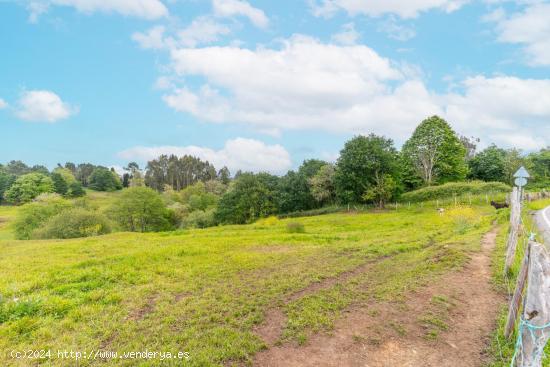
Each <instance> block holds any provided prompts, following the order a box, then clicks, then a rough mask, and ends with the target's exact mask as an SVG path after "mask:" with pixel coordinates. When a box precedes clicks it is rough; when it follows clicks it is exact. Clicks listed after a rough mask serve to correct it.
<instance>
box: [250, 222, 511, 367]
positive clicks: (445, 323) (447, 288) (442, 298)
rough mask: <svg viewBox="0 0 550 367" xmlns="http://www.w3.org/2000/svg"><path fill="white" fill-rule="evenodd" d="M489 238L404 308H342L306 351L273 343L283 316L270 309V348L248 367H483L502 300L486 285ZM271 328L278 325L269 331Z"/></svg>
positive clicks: (380, 305) (407, 299) (409, 299)
mask: <svg viewBox="0 0 550 367" xmlns="http://www.w3.org/2000/svg"><path fill="white" fill-rule="evenodd" d="M495 238H496V229H494V230H492V231H491V232H489V233H488V234H486V235H485V237H484V238H483V241H482V250H481V252H478V253H475V254H474V255H473V256H472V259H471V260H470V262H469V263H468V264H467V265H466V267H465V268H464V269H463V270H462V271H460V272H453V273H450V274H447V275H445V276H443V277H441V278H439V280H438V281H437V283H435V284H432V285H430V286H428V287H425V288H423V289H420V290H418V291H416V292H413V293H411V294H408V295H406V297H405V301H404V302H400V303H395V304H393V303H376V304H372V305H368V306H367V307H363V308H353V309H351V310H348V311H349V312H348V313H347V316H346V317H344V318H342V319H341V320H340V321H339V322H338V323H337V324H336V326H335V329H334V331H333V332H332V333H331V335H327V334H319V335H314V336H312V337H311V338H310V340H309V342H308V343H307V345H305V346H296V345H287V344H283V345H280V346H276V345H273V343H274V341H275V339H276V338H275V337H274V335H272V334H273V331H274V330H278V329H280V326H279V325H280V324H281V322H282V321H281V319H280V318H281V317H283V316H282V312H280V311H277V310H273V311H272V312H273V315H271V316H270V315H268V317H267V324H266V325H264V326H263V327H264V328H266V329H267V330H270V331H271V333H268V334H270V335H269V337H268V338H266V343H267V344H268V345H270V348H268V349H267V350H265V351H263V352H261V353H259V354H258V355H257V356H256V359H255V361H254V365H255V366H259V367H275V366H277V367H279V366H280V367H283V366H284V367H303V366H312V367H313V366H316V367H319V366H327V367H328V366H331V367H332V366H334V367H336V366H338V367H342V366H362V367H379V366H384V367H393V366H400V367H416V366H418V367H420V366H422V367H425V366H434V367H435V366H437V367H444V366H449V367H456V366H461V367H468V366H482V365H483V364H484V362H486V361H487V358H488V357H487V356H486V355H485V354H484V352H485V349H486V346H487V345H488V343H489V338H490V334H491V331H492V330H493V328H494V326H495V319H496V316H497V313H498V310H499V308H500V306H501V305H502V304H503V302H504V299H503V297H502V296H500V295H499V294H498V293H496V292H495V291H494V290H493V288H492V286H491V269H490V264H491V258H490V255H491V252H492V250H493V249H494V246H495ZM270 317H271V319H270ZM270 322H273V323H276V324H277V327H275V328H273V329H270V325H269V323H270ZM272 326H274V325H272ZM430 332H431V333H432V334H430ZM266 336H267V335H266Z"/></svg>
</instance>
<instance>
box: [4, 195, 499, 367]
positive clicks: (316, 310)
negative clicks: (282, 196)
mask: <svg viewBox="0 0 550 367" xmlns="http://www.w3.org/2000/svg"><path fill="white" fill-rule="evenodd" d="M93 199H94V200H97V199H99V204H100V205H104V204H105V202H107V201H108V199H109V198H108V197H107V196H106V197H103V196H101V195H99V196H98V197H97V198H95V197H94V198H93ZM16 210H17V209H16V208H11V207H0V218H3V221H2V223H0V297H1V298H0V351H4V353H2V354H1V355H0V365H2V366H4V365H7V366H11V365H13V366H28V365H39V364H41V363H42V364H44V365H47V366H50V365H51V366H66V365H68V364H67V363H68V362H67V360H62V359H58V358H57V355H52V358H51V359H42V360H34V361H32V360H28V359H25V360H23V359H13V358H11V357H10V355H9V353H10V352H11V351H12V350H18V351H22V350H37V349H38V350H41V349H51V350H52V353H57V350H67V351H70V350H73V351H82V352H84V351H91V350H98V349H102V350H111V351H118V352H124V351H128V352H130V351H143V350H145V349H147V350H149V351H169V352H178V351H182V352H183V351H185V352H188V353H189V355H190V359H189V360H187V361H186V363H185V364H184V365H190V366H224V365H231V364H232V363H239V364H240V363H244V364H246V363H248V362H250V361H251V360H252V358H253V356H254V354H255V353H256V352H258V351H260V350H261V349H262V348H264V347H265V346H264V344H263V342H262V340H261V339H260V338H259V337H258V336H256V335H255V334H254V332H253V330H254V327H255V325H258V324H259V323H261V322H262V320H263V319H264V316H265V314H266V312H267V311H268V310H269V309H270V308H271V307H274V306H277V305H278V306H281V307H282V308H283V310H284V312H285V314H286V315H287V317H288V320H287V322H286V325H285V326H284V330H283V333H282V341H283V342H284V341H288V342H297V343H303V342H305V341H306V340H307V338H308V336H309V335H311V333H313V332H316V331H319V330H330V329H331V327H332V326H333V323H334V322H335V320H337V319H338V318H339V317H340V316H341V313H342V312H343V311H344V310H345V309H346V308H347V307H349V306H350V305H352V304H363V305H368V304H369V303H370V302H376V301H377V300H395V299H398V298H399V297H401V295H402V294H403V292H404V291H408V290H411V289H414V288H415V287H419V286H421V285H423V284H425V283H426V282H427V281H429V280H431V279H433V278H434V277H437V276H438V275H440V274H442V273H444V272H447V271H449V270H451V269H453V268H456V267H460V266H461V265H462V264H464V263H465V261H466V260H467V259H468V254H469V253H470V252H472V251H477V250H479V248H480V239H481V237H482V235H483V234H484V233H485V232H487V231H488V230H489V228H490V226H491V222H492V221H493V219H494V217H495V215H494V213H495V211H494V210H493V208H491V207H489V206H486V205H485V206H475V207H473V208H459V209H455V210H451V211H449V213H448V215H445V216H443V217H442V216H439V215H438V214H437V212H436V211H435V210H433V209H431V208H430V209H428V208H424V209H422V208H415V209H408V208H402V209H399V210H389V211H385V212H371V213H338V214H330V215H323V216H316V217H307V218H293V219H285V220H276V219H275V218H270V219H266V220H262V221H260V222H258V223H256V224H251V225H245V226H225V227H215V228H210V229H205V230H187V231H181V232H170V233H155V234H152V233H151V234H135V233H115V234H111V235H106V236H102V237H95V238H86V239H76V240H44V241H34V240H33V241H16V240H13V239H12V238H13V237H12V235H11V232H10V226H9V221H10V220H12V219H13V216H14V215H15V213H16ZM289 222H299V223H301V224H303V225H304V227H305V233H288V232H287V224H288V223H289ZM365 263H370V264H371V265H370V267H369V268H368V270H367V271H363V272H357V273H351V275H350V276H346V277H342V278H341V280H340V281H334V282H328V283H327V284H328V286H326V287H315V288H313V289H314V291H311V292H308V291H307V289H308V286H311V285H312V284H316V283H322V282H323V281H324V280H327V279H331V278H334V277H337V276H338V275H339V274H343V273H345V272H348V271H351V270H353V269H356V268H357V267H359V266H361V265H363V264H365ZM304 289H306V291H305V292H302V293H299V296H295V297H290V296H291V295H293V294H294V295H295V294H296V293H297V292H299V291H301V290H304ZM138 362H139V361H136V360H125V359H122V360H112V359H101V360H99V359H98V360H80V361H79V365H81V366H88V365H98V364H102V365H103V364H105V365H113V366H114V365H116V366H120V365H124V366H135V365H142V366H151V365H163V366H166V365H182V362H181V361H180V360H164V361H160V360H158V359H155V360H146V361H141V364H139V363H138ZM69 364H71V365H74V362H72V363H69Z"/></svg>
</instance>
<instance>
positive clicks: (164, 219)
mask: <svg viewBox="0 0 550 367" xmlns="http://www.w3.org/2000/svg"><path fill="white" fill-rule="evenodd" d="M109 215H110V217H111V218H112V219H113V220H114V221H116V222H117V223H118V224H119V225H120V227H121V228H122V229H124V230H127V231H131V232H155V231H166V230H170V229H172V228H173V222H172V221H173V220H175V215H174V212H173V211H171V210H168V209H167V208H166V206H165V205H164V203H163V201H162V199H161V196H160V195H159V193H158V192H156V191H155V190H153V189H150V188H148V187H131V188H129V189H125V190H124V191H123V192H122V193H121V194H120V196H119V197H118V198H117V200H115V202H114V203H113V204H112V205H111V207H110V208H109Z"/></svg>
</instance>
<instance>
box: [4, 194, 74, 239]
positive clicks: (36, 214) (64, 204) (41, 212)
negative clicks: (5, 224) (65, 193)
mask: <svg viewBox="0 0 550 367" xmlns="http://www.w3.org/2000/svg"><path fill="white" fill-rule="evenodd" d="M37 199H38V200H37V201H35V202H33V203H30V204H26V205H24V206H23V207H21V209H20V210H19V213H18V215H17V218H16V219H15V222H14V228H15V237H16V238H17V239H20V240H28V239H30V238H31V236H32V233H33V232H34V231H35V230H36V229H38V228H40V227H41V226H42V225H43V224H44V223H46V222H47V221H48V220H49V219H50V218H52V217H53V216H55V215H57V214H59V213H61V212H62V211H63V210H66V209H68V208H70V203H69V202H68V201H66V200H63V199H61V198H60V197H59V196H58V195H41V196H39V197H38V198H37Z"/></svg>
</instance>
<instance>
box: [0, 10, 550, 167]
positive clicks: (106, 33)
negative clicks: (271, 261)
mask: <svg viewBox="0 0 550 367" xmlns="http://www.w3.org/2000/svg"><path fill="white" fill-rule="evenodd" d="M549 19H550V2H548V1H536V0H533V1H529V0H517V1H500V0H479V1H474V0H471V1H468V0H408V1H406V2H405V1H396V0H391V1H390V0H385V1H378V0H377V1H374V0H363V1H361V0H316V1H314V0H303V1H301V0H293V1H267V0H265V1H242V0H133V1H129V0H30V1H24V0H14V1H9V0H7V1H6V0H4V1H2V0H0V45H2V46H1V48H0V136H1V140H0V141H1V143H0V162H6V161H9V160H12V159H22V160H24V161H26V162H28V163H30V164H45V165H47V166H50V167H53V166H54V165H55V164H56V163H57V162H61V163H63V162H66V161H73V162H77V163H78V162H92V163H97V164H104V165H113V166H118V167H120V166H124V165H125V164H126V163H127V162H129V161H132V160H135V161H138V162H140V163H142V164H143V163H145V162H146V161H147V160H148V159H151V158H153V157H155V156H157V155H158V154H161V153H175V154H194V155H197V156H200V157H201V158H203V159H208V160H210V161H211V162H213V163H214V164H215V165H216V166H218V167H221V166H222V165H227V166H229V168H230V169H231V170H232V171H235V170H237V169H243V170H252V171H260V170H267V171H270V172H274V173H282V172H284V171H286V170H287V169H290V168H295V167H297V166H298V165H299V164H300V162H301V161H302V160H303V159H307V158H323V159H327V160H334V159H335V158H336V157H337V154H338V151H339V150H340V149H341V147H342V146H343V144H344V142H345V141H346V140H347V139H349V138H350V137H352V136H354V135H356V134H366V133H370V132H374V133H377V134H383V135H386V136H388V137H391V138H393V139H394V140H395V142H396V145H398V146H400V145H401V144H402V143H403V141H404V140H406V139H407V137H408V136H409V135H410V133H411V132H412V130H413V129H414V128H415V126H416V125H417V124H418V123H419V122H420V121H421V120H422V119H424V118H426V117H428V116H430V115H433V114H439V115H441V116H443V117H445V118H446V119H447V120H448V121H449V122H450V123H451V124H452V125H453V127H454V128H455V129H456V130H457V132H459V133H460V134H463V135H467V136H475V137H479V138H481V145H482V146H486V145H488V144H490V143H493V142H494V143H497V144H498V145H501V146H504V147H517V148H521V149H524V150H526V151H529V150H534V149H538V148H542V147H544V146H546V145H548V143H547V140H548V139H549V138H550V77H549V72H550V22H549V21H548V20H549Z"/></svg>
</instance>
